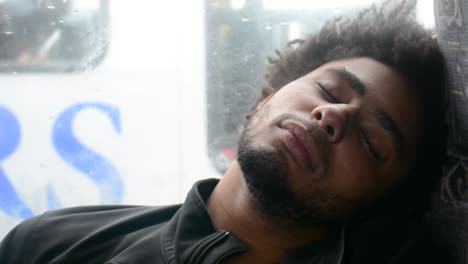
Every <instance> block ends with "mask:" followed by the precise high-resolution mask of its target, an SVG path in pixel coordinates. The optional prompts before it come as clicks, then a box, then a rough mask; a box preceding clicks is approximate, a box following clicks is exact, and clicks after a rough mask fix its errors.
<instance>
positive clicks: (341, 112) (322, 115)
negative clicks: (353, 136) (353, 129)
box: [311, 104, 352, 143]
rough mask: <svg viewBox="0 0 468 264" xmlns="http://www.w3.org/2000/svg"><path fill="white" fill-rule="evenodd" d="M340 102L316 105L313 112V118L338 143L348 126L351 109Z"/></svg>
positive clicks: (332, 140)
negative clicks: (339, 103)
mask: <svg viewBox="0 0 468 264" xmlns="http://www.w3.org/2000/svg"><path fill="white" fill-rule="evenodd" d="M345 108H346V107H345V106H344V105H343V106H342V105H338V104H329V105H322V106H318V107H316V108H315V109H314V110H313V111H312V112H311V118H312V119H313V120H315V121H317V122H318V124H319V126H320V127H321V128H322V129H323V131H324V132H325V133H326V135H327V137H328V139H329V140H330V142H331V143H338V142H340V140H341V139H342V138H343V136H344V135H345V133H346V130H347V128H348V125H349V124H348V123H349V118H350V115H352V113H351V111H352V110H351V109H345Z"/></svg>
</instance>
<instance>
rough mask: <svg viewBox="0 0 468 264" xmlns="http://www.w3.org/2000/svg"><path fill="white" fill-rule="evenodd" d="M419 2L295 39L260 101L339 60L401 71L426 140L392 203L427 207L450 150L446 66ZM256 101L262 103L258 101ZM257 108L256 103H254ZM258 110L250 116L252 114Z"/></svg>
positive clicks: (273, 62)
mask: <svg viewBox="0 0 468 264" xmlns="http://www.w3.org/2000/svg"><path fill="white" fill-rule="evenodd" d="M415 7H416V1H415V0H407V1H404V0H403V1H399V0H389V1H386V2H385V3H383V4H382V5H381V6H380V7H379V8H377V7H376V6H375V5H373V6H372V7H370V8H368V9H366V10H364V11H362V12H360V13H359V14H358V15H357V16H356V17H354V18H343V17H339V18H336V19H333V20H331V21H328V22H327V23H325V25H324V26H323V27H322V29H321V30H320V31H319V32H318V33H316V34H313V35H310V36H308V37H307V38H305V39H298V40H294V41H292V42H290V43H289V45H288V47H287V48H286V49H285V50H283V51H276V54H277V56H276V58H269V64H268V66H267V71H266V75H265V80H266V84H265V85H264V86H263V87H262V89H261V94H260V96H259V98H258V101H257V104H258V103H259V102H261V101H262V100H263V99H265V98H266V97H267V96H269V95H270V94H272V93H275V92H276V91H277V90H279V89H281V88H282V87H283V86H285V85H286V84H288V83H290V82H292V81H294V80H296V79H298V78H299V77H302V76H304V75H306V74H308V73H309V72H311V71H313V70H314V69H316V68H318V67H319V66H321V65H323V64H325V63H327V62H329V61H333V60H339V59H344V58H353V57H370V58H373V59H375V60H377V61H379V62H381V63H383V64H385V65H388V66H390V67H391V68H393V69H394V70H396V71H397V72H399V73H400V74H401V75H402V76H403V78H405V79H406V80H407V81H408V82H409V83H410V84H411V85H410V86H411V87H412V88H414V89H415V92H416V94H417V95H418V96H419V97H420V100H421V102H422V108H423V109H422V110H423V111H422V113H423V128H422V141H421V144H420V145H419V146H418V152H417V153H418V154H417V162H416V166H415V169H414V170H413V172H412V173H411V174H412V175H410V177H404V179H405V180H404V182H402V183H401V184H400V185H399V187H398V188H395V189H396V191H395V192H394V193H392V194H390V195H389V196H388V197H387V198H389V197H391V198H389V199H387V200H389V201H390V200H391V203H388V204H387V206H391V205H395V206H401V205H402V204H404V207H405V208H408V207H409V208H412V211H413V212H418V213H422V212H424V211H425V210H426V209H427V207H428V204H429V194H430V192H431V191H432V190H433V189H434V184H435V182H436V181H437V179H438V177H439V176H440V175H441V174H442V163H443V159H444V154H445V144H446V140H445V138H446V125H445V121H444V119H445V118H444V117H445V100H444V98H445V96H444V95H445V92H444V86H445V78H446V77H445V75H446V74H445V65H444V59H443V55H442V53H441V51H440V49H439V47H438V44H437V39H436V34H435V31H434V30H433V29H426V28H424V27H423V26H422V25H420V24H419V23H417V21H416V11H415V10H416V8H415ZM257 104H256V105H257ZM253 109H255V107H254V108H253ZM251 114H252V113H250V114H248V115H247V119H249V118H250V116H251Z"/></svg>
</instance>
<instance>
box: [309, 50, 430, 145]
mask: <svg viewBox="0 0 468 264" xmlns="http://www.w3.org/2000/svg"><path fill="white" fill-rule="evenodd" d="M331 69H346V70H347V71H349V72H350V73H352V74H353V75H355V76H356V77H357V78H358V79H359V80H360V81H361V82H362V84H364V86H365V95H363V96H362V101H363V102H365V105H366V106H368V107H371V108H376V109H379V110H383V111H385V112H386V113H388V115H389V116H390V117H391V118H392V119H393V120H394V121H395V123H396V125H397V126H398V127H399V128H400V129H401V130H402V132H403V135H404V137H405V139H406V140H405V145H406V146H405V147H406V148H407V149H410V150H411V149H415V146H416V144H417V143H418V142H419V139H420V133H421V131H420V130H421V120H422V118H421V117H422V111H421V109H422V107H421V102H420V100H419V97H418V96H417V94H416V92H415V91H416V90H415V89H414V87H412V86H411V85H410V83H409V82H407V81H406V80H405V79H404V77H403V76H402V75H401V74H400V73H398V72H397V71H396V70H394V69H392V68H391V67H389V66H387V65H385V64H383V63H381V62H378V61H376V60H374V59H371V58H351V59H344V60H336V61H331V62H329V63H326V64H324V65H322V66H321V67H319V68H317V69H316V70H314V71H313V72H311V73H309V74H308V75H306V76H305V78H314V79H321V78H322V79H323V78H325V79H332V82H333V83H336V84H340V85H341V84H344V83H345V81H344V80H342V79H340V78H339V77H338V76H336V74H333V73H332V71H331ZM356 96H357V95H356Z"/></svg>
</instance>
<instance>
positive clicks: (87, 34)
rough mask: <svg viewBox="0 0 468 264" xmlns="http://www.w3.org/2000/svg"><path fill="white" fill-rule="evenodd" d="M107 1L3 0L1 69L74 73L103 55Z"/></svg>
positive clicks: (89, 65)
mask: <svg viewBox="0 0 468 264" xmlns="http://www.w3.org/2000/svg"><path fill="white" fill-rule="evenodd" d="M107 12H108V1H106V0H46V1H37V0H5V1H0V71H2V72H10V71H15V72H25V71H36V72H37V71H40V72H44V71H45V72H49V71H53V72H70V71H79V70H85V69H90V68H93V67H94V66H96V65H97V64H99V62H100V61H101V60H102V59H103V57H104V55H105V52H106V49H107V45H108V43H109V36H108V31H107V28H108V27H107V23H108V17H107Z"/></svg>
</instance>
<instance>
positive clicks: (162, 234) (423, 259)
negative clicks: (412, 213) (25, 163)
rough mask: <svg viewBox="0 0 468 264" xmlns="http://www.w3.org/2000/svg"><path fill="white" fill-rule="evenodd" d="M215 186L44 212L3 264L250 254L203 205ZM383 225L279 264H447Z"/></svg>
mask: <svg viewBox="0 0 468 264" xmlns="http://www.w3.org/2000/svg"><path fill="white" fill-rule="evenodd" d="M216 184H217V180H204V181H200V182H198V183H196V184H195V185H194V187H193V189H192V190H191V191H190V193H189V194H188V196H187V199H186V201H185V203H184V204H183V205H174V206H167V207H143V206H94V207H76V208H68V209H62V210H57V211H51V212H47V213H45V214H43V215H41V216H37V217H34V218H31V219H29V220H26V221H24V222H23V223H21V224H20V225H18V226H17V227H15V228H14V229H13V230H12V231H10V233H9V234H8V235H7V236H6V237H5V239H4V240H3V241H2V243H1V245H0V263H1V264H30V263H38V264H42V263H55V264H59V263H67V264H68V263H90V264H92V263H100V264H102V263H112V264H130V263H183V264H186V263H187V264H191V263H222V261H223V260H225V259H227V258H229V257H230V256H233V255H235V254H239V253H241V252H243V251H244V250H245V248H244V246H243V245H242V243H240V242H239V241H238V240H237V239H236V238H235V237H234V236H232V235H230V234H229V232H227V231H223V230H216V229H215V228H214V227H213V225H212V223H211V220H210V217H209V215H208V212H207V210H206V205H205V201H206V200H207V198H208V197H209V195H210V194H211V192H212V190H213V189H214V187H215V186H216ZM386 220H387V221H383V222H384V223H379V222H378V221H377V222H368V223H362V225H363V226H362V227H356V228H353V229H350V230H349V231H346V232H347V233H346V232H345V233H342V234H340V235H339V236H337V237H334V238H333V239H328V240H325V241H322V242H321V243H320V244H314V245H308V246H305V247H303V248H301V249H298V250H296V251H295V252H292V253H291V254H289V255H288V256H287V257H286V258H285V260H284V261H283V262H282V263H320V264H332V263H333V264H338V263H341V264H345V263H346V264H348V263H349V264H358V263H359V264H363V263H364V264H365V263H373V264H375V263H395V264H396V263H426V264H427V263H447V260H446V259H441V258H439V257H440V256H438V254H434V253H437V251H434V250H432V248H431V247H429V246H428V245H429V244H427V243H425V242H427V240H426V238H425V237H424V236H423V233H422V232H421V228H420V226H418V225H417V224H416V222H411V221H408V219H406V218H401V217H398V216H397V217H395V218H394V219H392V221H388V219H386ZM343 236H345V237H346V239H343ZM337 238H338V239H337ZM324 252H326V253H324Z"/></svg>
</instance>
